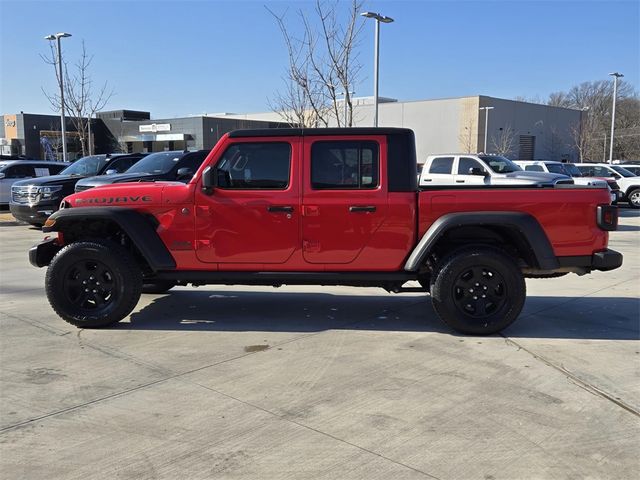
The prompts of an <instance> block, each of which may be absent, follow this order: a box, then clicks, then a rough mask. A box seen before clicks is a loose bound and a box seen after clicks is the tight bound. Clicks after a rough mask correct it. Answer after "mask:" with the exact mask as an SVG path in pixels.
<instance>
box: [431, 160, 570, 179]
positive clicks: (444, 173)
mask: <svg viewBox="0 0 640 480" xmlns="http://www.w3.org/2000/svg"><path fill="white" fill-rule="evenodd" d="M573 183H574V181H573V179H572V178H571V177H569V176H567V175H563V174H556V173H546V172H525V171H523V170H522V168H520V167H519V166H518V165H516V164H515V163H513V162H512V161H511V160H509V159H508V158H506V157H502V156H500V155H485V154H472V153H447V154H441V155H429V156H428V157H427V161H426V162H425V163H424V167H423V168H422V173H421V174H420V186H422V187H428V186H438V185H453V186H464V185H469V186H472V185H558V184H568V185H572V184H573Z"/></svg>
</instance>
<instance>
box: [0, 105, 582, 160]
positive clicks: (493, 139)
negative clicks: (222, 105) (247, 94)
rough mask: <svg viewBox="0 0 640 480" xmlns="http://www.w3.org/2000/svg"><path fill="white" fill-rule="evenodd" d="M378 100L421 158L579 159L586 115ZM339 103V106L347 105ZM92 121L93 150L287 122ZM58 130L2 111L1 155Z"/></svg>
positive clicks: (383, 119)
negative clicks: (412, 137) (410, 134)
mask: <svg viewBox="0 0 640 480" xmlns="http://www.w3.org/2000/svg"><path fill="white" fill-rule="evenodd" d="M353 104H354V109H353V118H354V126H371V125H373V117H374V102H373V98H372V97H362V98H354V99H353ZM378 107H379V113H378V125H379V126H381V127H405V128H411V129H412V130H414V131H415V133H416V147H417V154H418V161H419V162H424V161H425V159H426V157H427V156H428V155H430V154H435V153H453V152H486V153H503V154H506V155H507V156H508V157H509V158H512V159H519V160H566V161H577V160H578V153H577V149H576V146H575V140H574V137H575V132H577V131H579V129H580V125H581V122H582V115H585V114H586V112H582V111H580V110H574V109H570V108H561V107H552V106H548V105H540V104H535V103H527V102H520V101H514V100H506V99H501V98H495V97H487V96H483V95H478V96H471V97H459V98H446V99H437V100H418V101H409V102H399V101H397V100H394V99H391V98H380V101H379V105H378ZM487 107H489V109H488V110H487ZM337 110H338V111H340V112H342V111H343V109H342V105H338V108H337ZM487 112H488V114H487ZM487 120H488V122H487ZM91 125H92V138H93V144H94V146H95V148H94V150H95V152H96V153H106V152H112V151H128V152H156V151H163V150H181V149H210V148H212V147H213V145H214V144H215V143H216V141H217V140H218V139H219V138H220V137H221V136H222V135H223V134H224V133H226V132H229V131H231V130H235V129H245V128H276V127H283V126H286V124H285V123H283V120H282V117H281V116H280V115H279V114H278V113H277V112H260V113H248V114H232V113H218V114H206V115H199V116H189V117H181V118H165V119H151V115H150V113H149V112H140V111H132V110H115V111H105V112H99V113H98V114H97V115H96V118H94V119H92V122H91ZM66 127H67V132H68V134H67V143H68V150H69V152H70V158H76V157H77V156H78V155H79V154H78V151H79V148H77V146H78V144H79V142H77V138H76V137H77V133H76V132H75V131H74V128H73V124H72V122H70V121H67V125H66ZM59 130H60V117H58V116H53V115H33V114H26V113H19V114H14V115H4V116H3V121H2V125H1V126H0V148H2V153H4V154H7V153H8V152H11V153H10V154H13V155H25V156H27V157H30V158H44V156H45V153H46V152H45V149H44V147H45V146H46V142H50V139H51V138H53V139H55V138H56V136H57V138H58V139H59V136H60V134H59ZM485 131H486V139H487V141H486V145H485ZM45 137H46V138H47V140H46V141H45V140H43V139H44V138H45ZM50 143H51V142H50ZM53 143H54V144H55V143H56V142H55V141H54V142H53ZM58 143H59V141H58ZM43 145H44V146H43ZM74 146H75V147H74ZM56 150H59V148H58V147H57V146H56Z"/></svg>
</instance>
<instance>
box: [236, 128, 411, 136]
mask: <svg viewBox="0 0 640 480" xmlns="http://www.w3.org/2000/svg"><path fill="white" fill-rule="evenodd" d="M409 134H410V135H413V130H411V129H409V128H395V127H348V128H260V129H243V130H233V131H231V132H229V137H231V138H239V137H305V136H325V135H326V136H330V135H409Z"/></svg>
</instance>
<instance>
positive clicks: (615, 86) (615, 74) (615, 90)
mask: <svg viewBox="0 0 640 480" xmlns="http://www.w3.org/2000/svg"><path fill="white" fill-rule="evenodd" d="M609 75H611V76H612V77H613V109H612V110H611V144H610V146H609V163H613V139H614V136H613V131H614V129H615V122H616V97H617V96H618V78H620V77H624V75H623V74H621V73H618V72H613V73H610V74H609Z"/></svg>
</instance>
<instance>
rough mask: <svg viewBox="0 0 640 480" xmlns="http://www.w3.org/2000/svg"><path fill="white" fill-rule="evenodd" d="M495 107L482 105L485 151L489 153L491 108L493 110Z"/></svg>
mask: <svg viewBox="0 0 640 480" xmlns="http://www.w3.org/2000/svg"><path fill="white" fill-rule="evenodd" d="M493 109H494V107H480V110H484V112H485V113H484V153H489V151H488V149H487V131H488V130H489V110H493Z"/></svg>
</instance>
